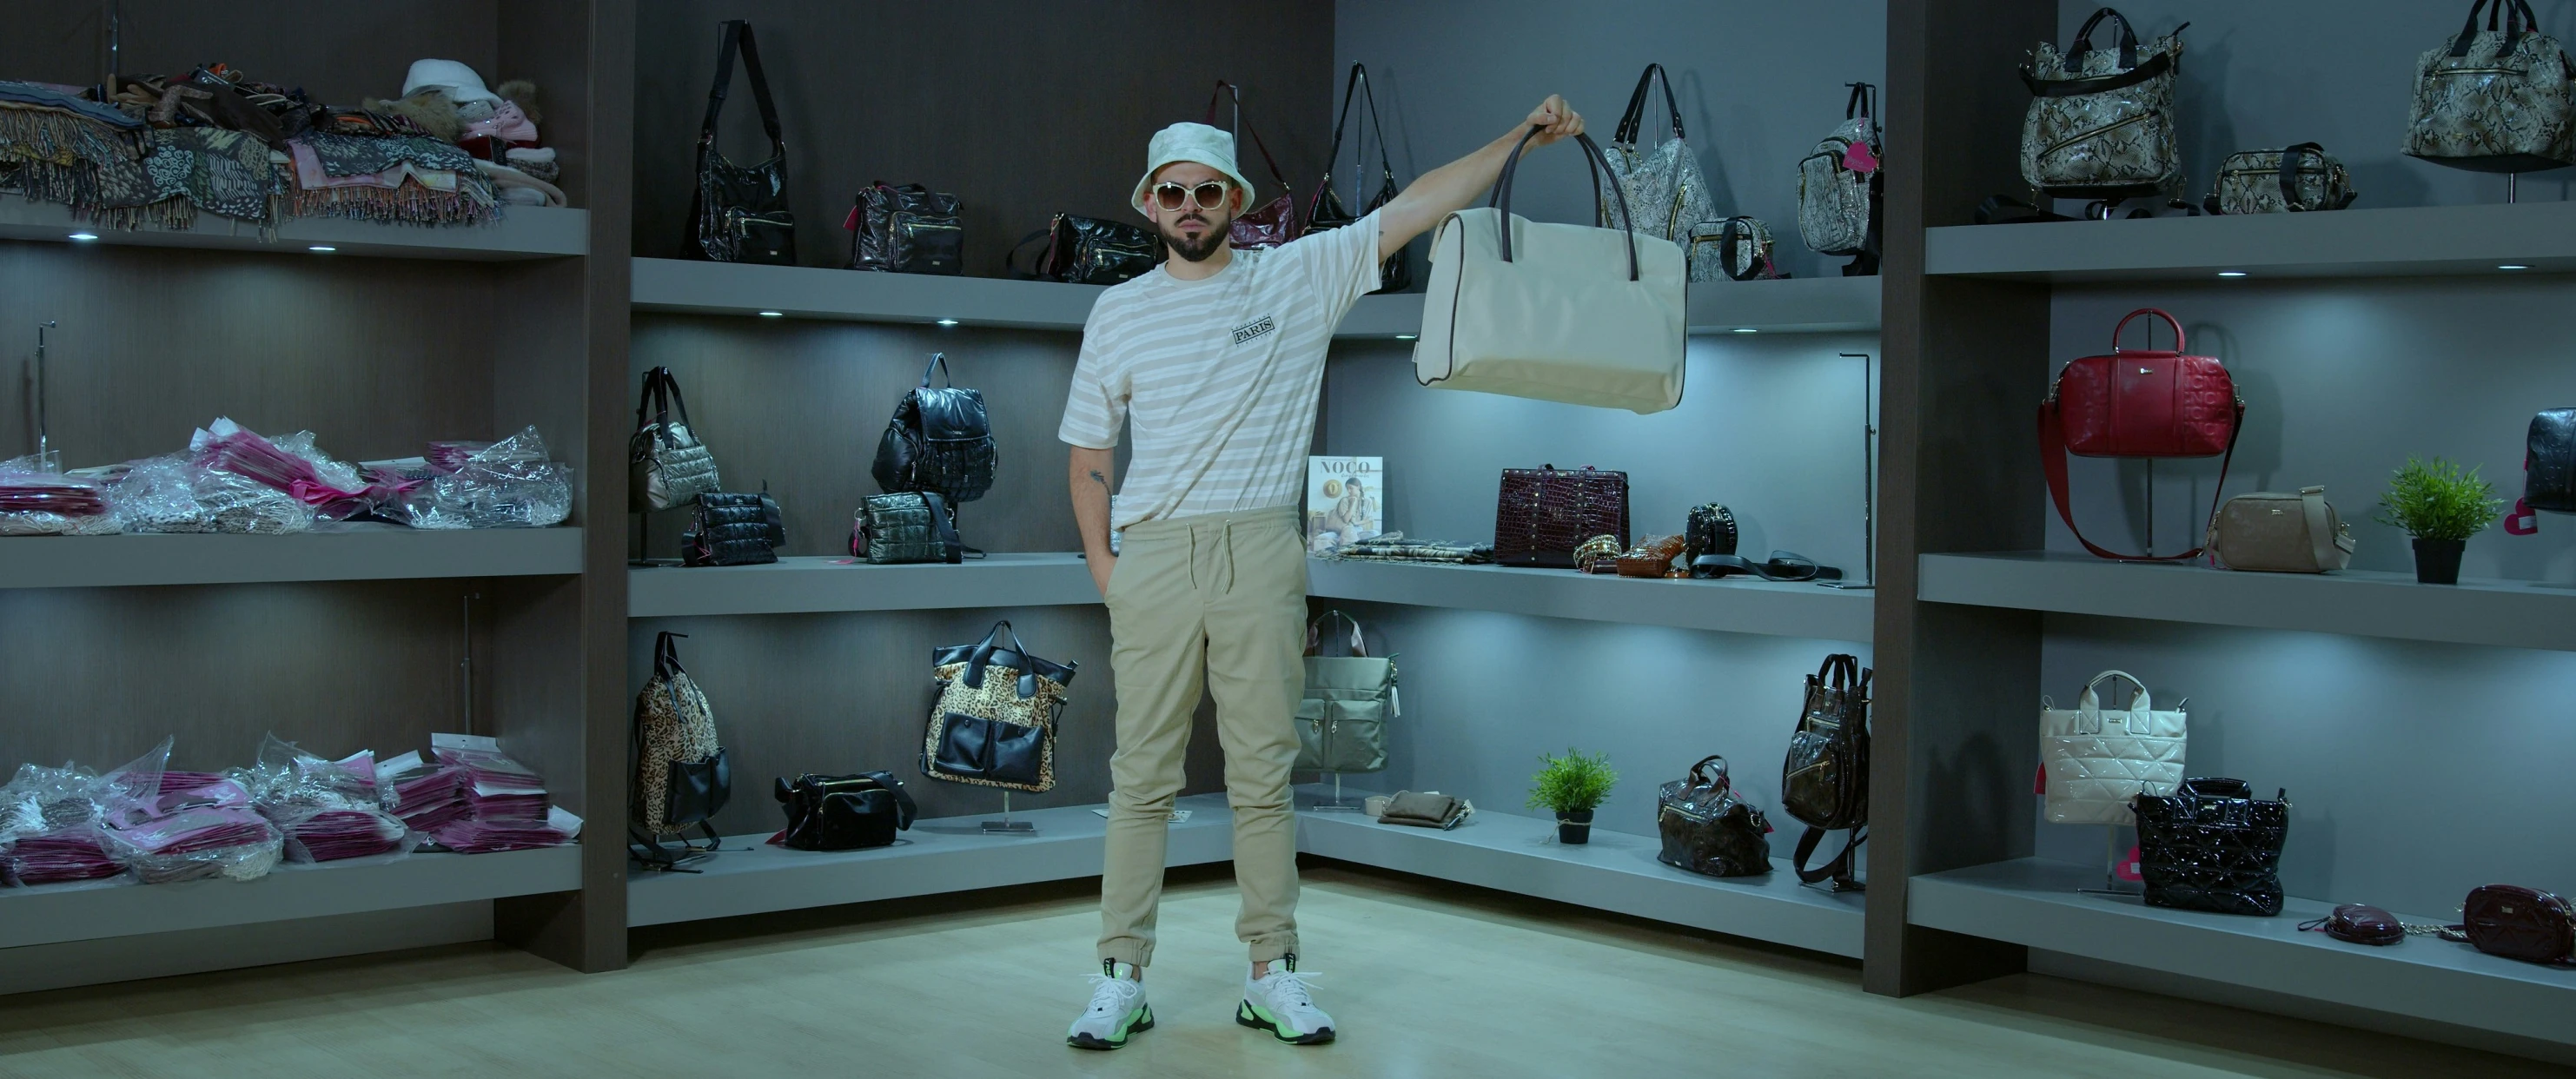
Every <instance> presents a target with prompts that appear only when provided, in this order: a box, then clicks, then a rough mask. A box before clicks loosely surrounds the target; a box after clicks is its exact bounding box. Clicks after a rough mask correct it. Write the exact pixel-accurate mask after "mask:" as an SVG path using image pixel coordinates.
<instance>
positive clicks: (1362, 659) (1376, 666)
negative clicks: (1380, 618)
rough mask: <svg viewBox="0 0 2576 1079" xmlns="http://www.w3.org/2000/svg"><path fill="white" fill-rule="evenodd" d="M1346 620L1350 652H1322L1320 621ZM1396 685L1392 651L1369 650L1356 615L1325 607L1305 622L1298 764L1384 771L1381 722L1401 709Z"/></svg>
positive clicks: (1346, 770)
mask: <svg viewBox="0 0 2576 1079" xmlns="http://www.w3.org/2000/svg"><path fill="white" fill-rule="evenodd" d="M1335 619H1338V620H1340V621H1343V622H1348V623H1350V627H1351V638H1350V655H1348V656H1324V655H1318V654H1317V653H1319V652H1321V651H1322V643H1323V641H1322V630H1323V627H1324V624H1325V622H1327V621H1329V620H1335ZM1403 711H1404V709H1403V706H1402V703H1401V701H1400V699H1399V698H1398V697H1397V696H1396V691H1395V657H1393V656H1388V657H1386V658H1384V659H1378V658H1375V657H1372V656H1370V655H1369V654H1368V645H1367V643H1366V642H1364V641H1362V640H1361V638H1360V624H1359V620H1357V619H1355V618H1352V617H1351V616H1349V615H1346V614H1343V613H1342V612H1340V611H1326V612H1324V613H1323V614H1321V615H1318V616H1316V618H1315V620H1314V621H1312V622H1309V623H1307V625H1306V696H1305V699H1304V700H1302V701H1300V702H1299V703H1298V705H1297V769H1298V770H1299V771H1306V772H1341V773H1350V774H1357V773H1361V772H1377V771H1384V770H1385V768H1386V724H1387V721H1388V720H1390V719H1394V718H1395V717H1396V716H1398V715H1401V714H1403Z"/></svg>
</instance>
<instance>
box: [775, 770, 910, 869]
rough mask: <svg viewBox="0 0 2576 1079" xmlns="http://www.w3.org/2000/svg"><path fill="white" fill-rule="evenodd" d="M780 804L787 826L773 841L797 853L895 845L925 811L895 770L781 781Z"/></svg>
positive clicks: (779, 788) (777, 793)
mask: <svg viewBox="0 0 2576 1079" xmlns="http://www.w3.org/2000/svg"><path fill="white" fill-rule="evenodd" d="M775 793H776V795H777V797H778V804H779V806H780V807H781V808H783V809H784V810H786V812H787V827H785V828H782V829H779V831H778V834H777V835H774V836H771V837H769V842H771V843H773V844H776V845H778V846H782V847H792V848H795V849H797V850H866V849H867V848H869V847H887V846H892V845H894V841H895V833H896V832H902V831H910V830H911V828H912V820H913V817H914V815H915V814H917V813H919V812H920V810H919V808H917V807H916V806H914V805H913V801H912V794H911V793H910V792H908V791H906V790H904V789H903V781H902V780H900V779H896V778H895V777H894V773H892V772H861V773H859V774H857V775H848V776H818V775H815V774H813V773H811V772H808V773H806V774H804V775H801V776H797V777H796V781H795V782H793V783H790V782H788V781H787V780H786V779H785V778H784V777H781V778H780V779H779V780H778V789H777V791H776V792H775Z"/></svg>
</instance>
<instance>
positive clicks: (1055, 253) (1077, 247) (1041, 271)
mask: <svg viewBox="0 0 2576 1079" xmlns="http://www.w3.org/2000/svg"><path fill="white" fill-rule="evenodd" d="M1040 240H1045V241H1046V246H1045V247H1043V248H1040V249H1039V250H1038V255H1037V259H1036V260H1035V261H1034V262H1032V263H1030V264H1029V268H1028V269H1026V270H1022V269H1020V267H1019V259H1020V252H1022V251H1025V250H1027V249H1028V246H1029V245H1030V244H1033V243H1036V242H1038V241H1040ZM1162 250H1163V245H1162V243H1161V241H1158V240H1156V239H1154V234H1153V233H1151V232H1147V231H1145V230H1144V229H1142V228H1139V227H1137V226H1135V225H1130V224H1127V223H1126V222H1123V221H1107V220H1103V219H1101V218H1097V217H1078V216H1075V215H1073V214H1057V215H1055V220H1053V221H1050V222H1048V223H1047V227H1045V228H1042V229H1039V230H1037V231H1036V232H1032V233H1030V234H1028V235H1026V236H1023V237H1021V238H1020V242H1019V243H1018V244H1016V245H1014V246H1012V248H1011V253H1010V254H1009V255H1007V256H1005V257H1004V258H1003V260H1002V268H1003V269H1004V270H1006V271H1008V272H1009V273H1010V275H1011V276H1013V277H1016V278H1021V279H1024V280H1038V281H1063V282H1068V283H1070V284H1076V285H1115V284H1119V283H1121V282H1125V281H1131V280H1134V279H1135V278H1137V277H1141V276H1143V275H1144V274H1145V272H1146V271H1148V270H1151V269H1153V268H1154V263H1155V262H1156V260H1157V258H1158V256H1160V255H1161V254H1162Z"/></svg>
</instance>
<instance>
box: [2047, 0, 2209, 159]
mask: <svg viewBox="0 0 2576 1079" xmlns="http://www.w3.org/2000/svg"><path fill="white" fill-rule="evenodd" d="M2106 18H2107V19H2110V20H2112V21H2113V22H2117V23H2119V24H2120V45H2119V47H2118V48H2116V49H2096V48H2094V47H2093V28H2094V27H2095V26H2098V25H2100V24H2101V22H2102V20H2103V19H2106ZM2186 25H2188V24H2186ZM2181 62H2182V28H2181V27H2176V28H2174V32H2173V33H2170V34H2167V35H2165V36H2163V37H2160V38H2157V39H2155V40H2153V41H2150V42H2148V43H2147V44H2146V45H2145V46H2144V47H2143V48H2142V47H2140V45H2139V44H2138V35H2137V34H2136V33H2134V32H2132V31H2131V30H2130V29H2129V20H2128V19H2127V18H2125V17H2123V16H2122V15H2121V14H2120V13H2119V12H2117V11H2113V10H2111V9H2110V8H2103V9H2102V10H2100V11H2096V12H2094V13H2093V17H2092V18H2090V19H2086V20H2085V21H2084V28H2083V29H2081V30H2078V31H2076V33H2075V43H2074V44H2073V45H2072V46H2070V47H2068V49H2067V50H2066V52H2065V53H2064V54H2063V55H2060V54H2059V53H2058V51H2057V47H2056V46H2055V45H2053V44H2050V43H2048V42H2041V43H2040V45H2039V48H2037V49H2035V50H2033V51H2032V52H2031V56H2030V66H2028V67H2025V68H2023V69H2022V72H2021V81H2022V82H2023V83H2024V84H2026V85H2028V86H2029V87H2030V92H2031V94H2032V95H2033V98H2032V101H2031V103H2030V111H2029V112H2028V113H2027V114H2025V115H2024V116H2023V117H2022V123H2021V178H2022V180H2023V181H2024V182H2026V183H2028V184H2030V186H2032V187H2034V188H2038V189H2039V190H2040V192H2041V193H2043V194H2045V195H2047V196H2049V197H2051V198H2065V199H2110V200H2117V199H2125V198H2132V197H2136V196H2141V195H2155V194H2159V193H2162V192H2165V191H2170V190H2173V189H2174V188H2176V187H2179V186H2180V185H2181V183H2182V151H2181V149H2180V146H2179V145H2178V143H2177V142H2176V140H2175V137H2174V103H2173V98H2174V95H2173V87H2174V71H2175V69H2176V68H2177V67H2179V66H2180V65H2181Z"/></svg>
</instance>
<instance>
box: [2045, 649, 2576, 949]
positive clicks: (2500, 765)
mask: <svg viewBox="0 0 2576 1079" xmlns="http://www.w3.org/2000/svg"><path fill="white" fill-rule="evenodd" d="M2042 668H2043V672H2044V673H2043V675H2042V680H2041V687H2040V691H2041V693H2044V694H2046V695H2048V696H2050V697H2053V698H2055V699H2056V701H2057V703H2058V705H2059V706H2060V707H2073V701H2074V699H2075V696H2076V694H2077V693H2078V692H2080V691H2081V690H2082V689H2083V686H2084V682H2085V680H2086V679H2089V678H2091V677H2093V675H2095V674H2096V673H2099V672H2101V671H2103V670H2106V669H2111V668H2118V669H2121V670H2125V671H2128V672H2129V673H2131V674H2134V675H2137V676H2138V677H2139V678H2142V679H2145V680H2146V683H2147V686H2148V689H2149V691H2150V692H2151V693H2153V694H2155V700H2156V703H2157V706H2158V707H2170V706H2171V705H2172V704H2174V703H2177V702H2180V701H2182V700H2183V699H2184V698H2186V697H2188V698H2190V702H2191V705H2190V712H2191V743H2190V748H2189V753H2188V760H2187V764H2186V771H2187V772H2188V773H2189V774H2191V775H2195V776H2232V777H2235V778H2238V779H2243V780H2246V781H2248V782H2250V783H2252V784H2254V786H2255V788H2256V789H2257V790H2259V791H2260V792H2262V795H2263V796H2264V797H2267V798H2268V797H2271V795H2272V792H2273V790H2274V789H2275V788H2281V787H2286V788H2288V789H2289V793H2290V803H2291V806H2292V809H2291V814H2290V837H2289V842H2288V845H2287V847H2286V848H2285V850H2284V854H2283V856H2282V864H2281V875H2282V883H2283V884H2284V885H2285V886H2286V887H2287V888H2288V889H2289V891H2290V893H2291V894H2293V895H2298V896H2303V897H2306V898H2310V899H2316V900H2321V901H2324V902H2330V903H2372V904H2376V905H2378V906H2382V907H2386V908H2388V909H2390V910H2395V911H2402V912H2405V913H2407V914H2411V915H2447V914H2450V913H2451V912H2452V911H2453V910H2455V909H2456V908H2457V907H2458V906H2459V903H2460V897H2461V896H2463V895H2466V894H2468V891H2469V889H2471V888H2474V887H2476V886H2478V885H2481V884H2491V883H2497V882H2510V883H2516V884H2527V885H2530V886H2532V887H2536V888H2547V889H2552V890H2556V891H2562V892H2563V891H2566V890H2567V889H2570V888H2576V870H2571V864H2570V862H2569V860H2568V857H2567V851H2568V850H2569V848H2570V846H2571V844H2576V788H2571V787H2570V786H2569V785H2568V784H2567V782H2566V777H2567V776H2568V775H2569V774H2570V772H2571V771H2576V743H2571V742H2570V741H2569V740H2568V739H2567V738H2566V737H2565V736H2564V733H2563V732H2564V731H2565V730H2566V728H2567V724H2568V723H2569V721H2570V720H2576V706H2571V705H2570V704H2569V703H2568V701H2567V695H2566V693H2565V690H2564V687H2565V686H2566V685H2567V683H2568V681H2569V680H2570V679H2571V678H2576V655H2569V654H2568V653H2564V652H2536V651H2523V650H2517V649H2501V648H2482V647H2472V646H2466V645H2443V644H2420V643H2408V642H2401V641H2387V640H2379V639H2375V638H2368V637H2345V636H2337V635H2330V634H2310V633H2286V632H2267V631H2261V630H2237V629H2203V628H2194V627H2186V626H2174V625H2168V624H2165V623H2159V622H2139V621H2130V620H2123V619H2104V618H2088V617H2080V616H2071V615H2051V616H2049V617H2048V644H2047V648H2046V652H2045V656H2044V658H2043V660H2042ZM2038 698H2039V694H2034V695H2033V696H2032V698H2031V701H2030V707H2031V709H2032V712H2031V725H2030V727H2029V728H2028V729H2030V730H2032V731H2033V732H2036V730H2037V720H2038V713H2037V708H2038V706H2039V699H2038ZM2037 831H2038V851H2037V852H2038V853H2039V854H2041V855H2043V856H2045V857H2052V858H2061V859H2066V860H2070V861H2081V862H2087V863H2090V862H2093V861H2097V860H2099V859H2100V858H2101V857H2102V844H2103V840H2102V829H2100V828H2097V827H2092V826H2076V825H2053V824H2047V823H2041V824H2039V825H2038V826H2037ZM2131 842H2134V840H2133V839H2132V838H2130V837H2129V836H2127V835H2125V834H2124V835H2123V836H2122V838H2121V841H2120V849H2122V850H2126V849H2128V846H2129V844H2130V843H2131Z"/></svg>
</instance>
